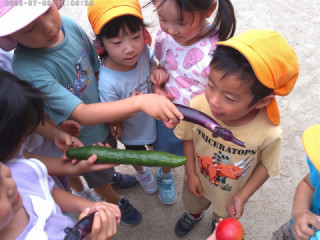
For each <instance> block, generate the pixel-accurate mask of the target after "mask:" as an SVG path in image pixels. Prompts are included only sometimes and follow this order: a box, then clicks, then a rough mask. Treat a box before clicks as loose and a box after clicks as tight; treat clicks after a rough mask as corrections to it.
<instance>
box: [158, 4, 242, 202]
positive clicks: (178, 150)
mask: <svg viewBox="0 0 320 240" xmlns="http://www.w3.org/2000/svg"><path fill="white" fill-rule="evenodd" d="M152 2H153V3H154V5H155V7H156V9H157V13H158V17H159V22H160V27H161V30H160V31H159V32H158V33H157V37H156V41H155V56H156V57H157V59H158V60H159V64H160V66H161V67H162V68H164V69H165V70H166V71H167V72H168V74H169V79H168V81H166V82H165V83H164V84H163V85H164V89H163V88H160V86H159V85H158V87H156V88H155V92H156V93H160V94H164V95H166V96H168V97H169V98H170V99H173V102H174V103H179V104H183V105H188V104H189V101H190V99H191V98H193V97H194V96H196V95H198V94H201V93H204V91H205V86H206V84H207V82H208V72H209V63H210V61H211V54H212V53H213V51H214V49H215V43H216V42H217V41H218V40H219V39H220V40H226V39H227V38H228V37H231V36H233V34H234V31H235V27H236V20H235V16H234V10H233V6H232V4H231V2H230V1H229V0H223V1H219V7H218V8H217V9H216V7H217V1H216V0H209V1H198V0H191V1H185V0H182V1H181V0H179V1H178V0H152ZM215 10H216V12H217V13H216V17H215V19H214V21H213V23H210V22H209V21H208V18H209V17H210V16H211V15H212V13H213V12H214V11H215ZM153 147H154V149H155V150H159V151H164V152H169V153H172V154H177V155H181V156H183V143H182V141H180V140H179V139H177V138H176V137H175V135H174V134H173V130H171V129H167V128H166V127H165V126H164V125H163V123H162V122H157V140H156V142H155V143H154V145H153ZM157 181H158V187H159V198H160V200H161V201H162V202H163V203H164V204H173V203H175V202H176V198H177V193H176V189H175V185H174V177H173V173H172V171H171V169H170V168H168V167H162V168H159V169H158V176H157Z"/></svg>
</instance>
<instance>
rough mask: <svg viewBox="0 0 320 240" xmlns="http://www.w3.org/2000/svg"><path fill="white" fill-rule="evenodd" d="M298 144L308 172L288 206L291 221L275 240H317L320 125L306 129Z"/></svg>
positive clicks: (276, 233)
mask: <svg viewBox="0 0 320 240" xmlns="http://www.w3.org/2000/svg"><path fill="white" fill-rule="evenodd" d="M302 141H303V145H304V149H305V150H306V152H307V155H308V156H307V163H308V166H309V169H310V173H308V174H307V175H306V176H305V177H304V178H303V179H302V180H301V182H300V183H299V185H298V187H297V190H296V193H295V196H294V200H293V207H292V219H291V220H290V221H288V222H287V223H285V224H283V225H282V226H281V227H280V228H279V230H277V231H275V232H274V233H273V234H272V238H271V239H272V240H276V239H279V240H280V239H288V240H290V239H297V240H303V239H311V240H316V239H319V236H320V235H319V234H320V232H319V229H320V201H319V199H320V191H319V190H320V188H319V187H320V185H319V183H320V181H319V180H320V175H319V171H320V125H319V124H317V125H314V126H311V127H309V128H307V129H306V130H305V131H304V133H303V135H302Z"/></svg>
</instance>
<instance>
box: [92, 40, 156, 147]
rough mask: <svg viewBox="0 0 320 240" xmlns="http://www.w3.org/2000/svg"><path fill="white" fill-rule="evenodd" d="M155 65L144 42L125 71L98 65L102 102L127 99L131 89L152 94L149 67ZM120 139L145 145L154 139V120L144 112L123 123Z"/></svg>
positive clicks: (123, 141) (124, 142)
mask: <svg viewBox="0 0 320 240" xmlns="http://www.w3.org/2000/svg"><path fill="white" fill-rule="evenodd" d="M153 64H154V60H153V53H152V51H151V48H150V47H149V46H148V45H146V46H145V47H144V49H143V51H142V54H141V55H140V57H139V58H138V62H137V66H136V67H135V68H134V69H132V70H130V71H126V72H120V71H115V70H112V69H109V68H106V67H104V66H103V65H101V67H100V74H99V81H98V89H99V96H100V101H101V102H113V101H117V100H121V99H125V98H128V97H130V96H131V95H132V92H133V91H134V90H136V92H137V93H139V92H140V93H144V94H147V93H151V85H152V84H151V81H150V66H152V65H153ZM122 123H123V133H122V135H121V137H120V141H121V142H122V143H123V144H126V145H145V144H150V143H153V142H154V141H155V139H156V125H155V120H154V119H153V118H151V117H150V116H148V115H147V114H146V113H144V112H139V113H137V114H136V115H135V116H134V117H131V118H129V119H127V120H124V121H123V122H122Z"/></svg>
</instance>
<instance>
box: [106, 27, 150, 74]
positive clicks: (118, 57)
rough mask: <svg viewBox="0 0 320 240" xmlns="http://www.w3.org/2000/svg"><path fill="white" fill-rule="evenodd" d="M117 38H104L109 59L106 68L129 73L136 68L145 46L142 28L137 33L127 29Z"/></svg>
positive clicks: (121, 31)
mask: <svg viewBox="0 0 320 240" xmlns="http://www.w3.org/2000/svg"><path fill="white" fill-rule="evenodd" d="M125 28H126V30H125V31H124V30H120V32H119V34H118V36H117V37H114V38H105V37H103V38H102V43H103V46H104V48H105V49H106V51H107V53H108V57H107V59H106V60H105V62H104V66H106V67H108V68H111V69H113V70H116V71H129V70H132V69H133V68H135V67H136V65H137V61H138V58H139V56H140V55H141V53H142V51H143V47H144V45H145V43H144V38H143V30H142V28H141V29H140V30H139V31H138V32H135V33H132V32H130V30H129V29H128V28H127V27H125Z"/></svg>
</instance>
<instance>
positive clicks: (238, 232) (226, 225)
mask: <svg viewBox="0 0 320 240" xmlns="http://www.w3.org/2000/svg"><path fill="white" fill-rule="evenodd" d="M216 239H217V240H242V239H243V226H242V224H241V222H240V221H239V220H237V219H235V218H225V219H223V220H222V221H221V222H219V224H218V226H217V229H216Z"/></svg>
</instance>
